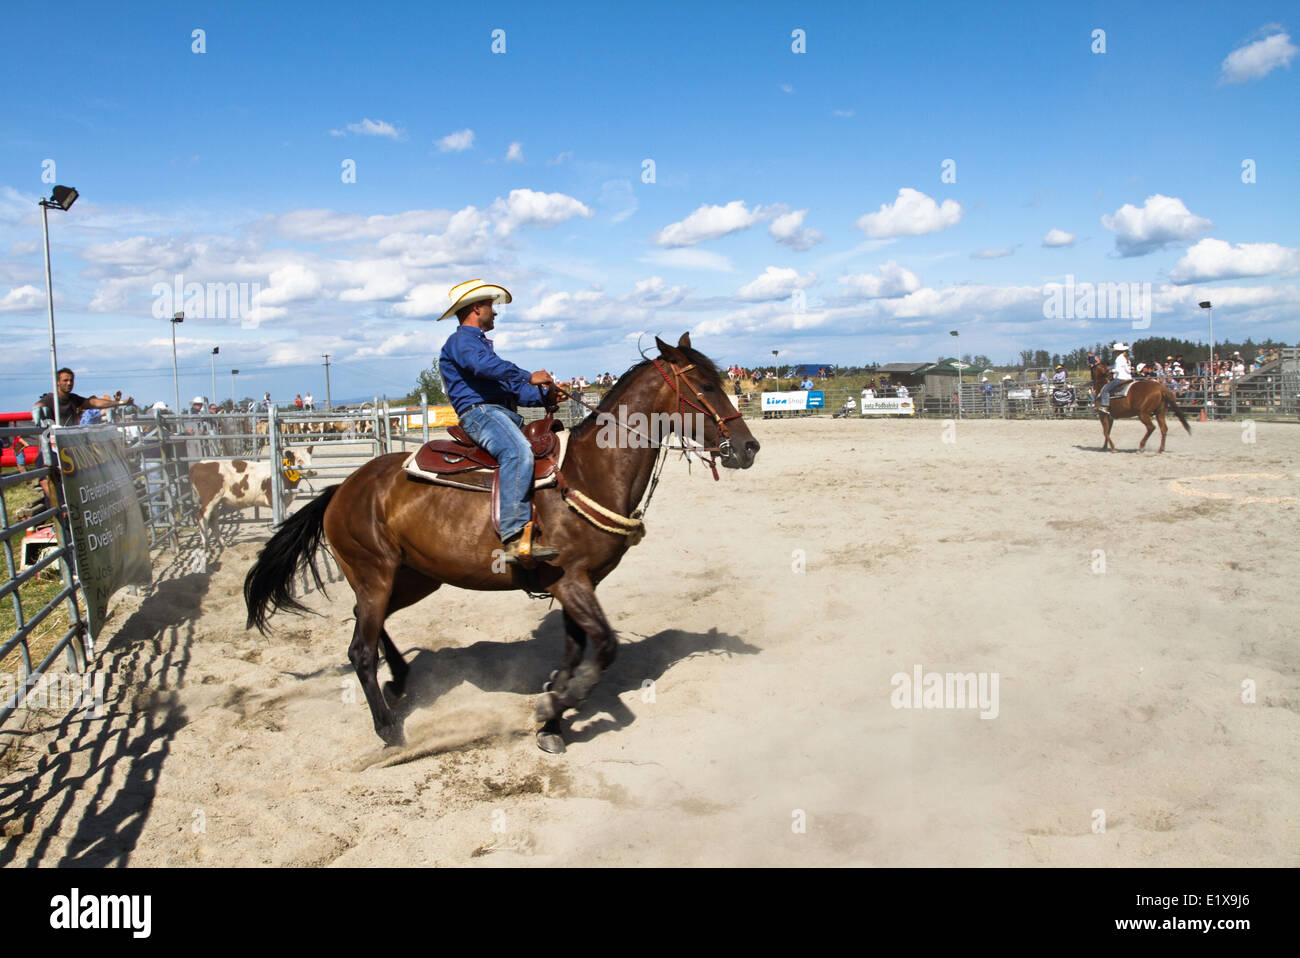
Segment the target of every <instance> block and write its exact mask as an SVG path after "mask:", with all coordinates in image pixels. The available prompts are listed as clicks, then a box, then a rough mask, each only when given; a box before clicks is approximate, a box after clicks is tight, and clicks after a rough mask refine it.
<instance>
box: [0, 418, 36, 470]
mask: <svg viewBox="0 0 1300 958" xmlns="http://www.w3.org/2000/svg"><path fill="white" fill-rule="evenodd" d="M31 421H32V414H31V410H28V411H26V412H0V423H15V422H31ZM3 441H4V444H5V447H4V449H3V450H0V466H2V467H4V468H6V469H12V468H13V467H14V466H16V465H18V462H17V461H16V460H15V458H14V449H13V445H12V443H13V440H11V439H5V440H3ZM40 462H41V449H40V446H38V445H36V444H35V443H32V445H31V446H30V447H29V448H27V449H24V450H23V465H25V466H35V465H39V464H40Z"/></svg>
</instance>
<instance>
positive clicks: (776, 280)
mask: <svg viewBox="0 0 1300 958" xmlns="http://www.w3.org/2000/svg"><path fill="white" fill-rule="evenodd" d="M815 282H817V277H816V275H814V274H812V273H809V274H808V275H807V276H800V275H799V271H798V270H796V269H784V268H781V267H779V266H769V267H768V268H767V269H765V270H764V271H763V274H762V275H761V276H759V277H758V278H757V279H755V280H754V281H753V282H750V283H746V284H745V285H744V286H742V287H740V289H738V290H736V298H737V299H742V300H747V301H749V302H765V301H768V300H773V299H785V298H786V297H788V296H790V295H791V294H793V293H794V291H795V290H797V289H807V288H808V287H809V286H811V285H812V284H813V283H815Z"/></svg>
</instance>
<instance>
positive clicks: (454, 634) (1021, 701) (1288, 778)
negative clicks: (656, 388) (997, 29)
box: [0, 419, 1300, 866]
mask: <svg viewBox="0 0 1300 958" xmlns="http://www.w3.org/2000/svg"><path fill="white" fill-rule="evenodd" d="M751 425H752V428H753V430H754V433H755V435H756V437H757V438H758V439H759V440H760V441H761V442H762V443H763V449H762V451H761V452H760V454H759V456H758V460H757V462H756V464H755V466H754V468H753V469H751V470H749V471H748V472H743V473H734V472H729V473H724V474H723V477H722V481H721V482H719V483H714V482H713V481H712V480H711V479H709V478H708V475H707V472H705V471H703V470H700V469H699V468H696V469H695V470H694V474H693V475H690V474H688V473H687V470H686V467H685V465H682V464H680V463H677V464H674V463H672V462H670V464H669V466H668V468H667V469H666V471H665V477H664V481H663V483H662V484H661V485H660V488H659V493H658V495H657V496H656V498H655V500H654V503H653V505H652V506H651V509H650V513H649V517H648V519H649V535H648V536H647V538H646V540H645V542H644V543H642V544H641V545H639V546H637V547H636V548H635V549H633V550H632V552H631V553H630V554H629V556H628V557H627V558H626V559H625V560H624V562H623V565H622V566H621V567H620V568H619V569H618V570H617V571H616V572H615V573H614V574H613V575H612V576H611V577H610V578H609V579H608V580H606V581H605V583H604V584H603V585H602V586H601V589H600V593H599V594H600V597H601V599H602V601H603V605H604V608H605V611H606V613H607V615H608V617H609V619H610V621H611V622H612V623H613V624H614V625H615V627H616V628H618V629H619V630H620V632H621V637H622V646H621V650H620V653H619V658H618V660H617V661H616V662H615V663H614V666H613V668H612V669H611V671H610V672H609V673H608V674H607V675H606V677H605V679H604V680H603V681H602V683H601V684H600V685H599V686H598V687H597V690H596V692H595V693H594V695H593V698H592V699H591V701H590V702H589V703H588V705H587V707H586V709H585V710H584V711H583V712H582V713H580V715H579V716H578V718H577V719H576V720H575V721H574V723H573V726H572V731H571V733H570V735H569V736H568V738H569V750H568V752H567V754H565V755H561V756H552V755H546V754H544V753H542V752H540V751H538V749H537V748H536V746H535V745H534V740H533V731H534V726H533V724H532V722H531V711H532V706H533V700H534V696H535V694H536V692H537V691H538V689H539V687H540V685H541V683H542V682H543V680H544V679H545V678H546V676H547V673H548V672H549V671H550V670H551V669H552V668H553V667H554V666H555V664H556V663H557V661H558V658H559V655H560V651H561V648H562V643H563V637H562V627H561V622H560V612H559V609H558V607H555V608H550V607H549V606H548V603H547V602H544V601H543V602H538V601H532V600H529V599H528V598H526V597H524V596H523V595H522V594H475V593H468V592H463V591H459V590H454V589H444V590H442V591H440V592H438V593H437V594H435V595H434V596H433V597H432V598H430V599H428V600H426V601H425V602H424V603H423V604H421V605H419V606H417V607H416V608H414V609H411V610H406V611H404V612H402V613H400V614H398V615H397V616H395V617H393V619H391V620H390V622H389V631H390V633H391V634H392V636H393V638H394V640H395V641H396V643H397V645H398V646H399V647H400V648H401V649H403V650H404V651H405V652H406V654H407V659H408V661H410V662H411V664H412V666H413V670H412V680H411V695H410V696H409V698H410V700H411V703H412V704H411V710H410V713H409V715H408V717H407V719H406V733H407V738H408V745H407V746H406V747H405V748H403V749H400V750H396V749H394V750H388V751H385V750H384V749H383V748H382V745H381V743H380V741H379V739H378V738H377V737H376V736H375V734H374V732H373V730H372V727H371V722H370V716H369V712H368V710H367V709H366V706H365V702H364V698H363V697H362V696H361V694H360V691H359V688H358V687H357V685H356V684H355V681H354V679H353V673H352V669H351V666H350V665H349V664H348V660H347V655H346V650H347V645H348V642H349V640H350V637H351V631H352V623H351V621H350V615H351V605H352V596H351V592H350V590H349V589H348V587H347V585H346V583H344V582H343V581H342V580H341V578H339V577H338V575H337V573H335V574H334V580H335V583H334V585H332V586H331V587H330V589H329V598H328V599H326V598H324V597H322V596H321V595H319V594H313V595H312V596H310V604H311V605H312V606H313V607H314V608H316V609H318V610H320V611H321V612H322V613H324V615H323V617H319V618H317V617H310V618H303V619H295V618H293V617H290V616H279V617H277V618H276V619H275V620H274V621H276V622H277V623H278V625H279V627H280V629H281V631H280V632H279V633H278V634H276V635H275V636H274V637H273V638H271V639H264V638H262V637H261V636H259V635H258V634H257V633H256V632H247V631H245V630H244V627H243V621H244V616H245V611H244V604H243V600H242V595H241V585H242V580H243V576H244V574H245V572H246V570H247V569H248V566H249V565H250V563H251V562H252V560H253V559H254V557H255V555H256V553H257V551H258V549H259V547H260V543H261V541H263V539H264V538H265V533H264V532H263V531H262V530H261V529H260V528H255V527H249V526H244V527H243V528H242V530H241V532H240V533H239V534H238V535H237V536H235V537H234V543H233V544H232V545H228V546H226V547H225V548H224V550H223V551H222V552H221V554H220V555H219V556H217V557H216V559H215V560H214V561H213V563H212V564H211V565H210V568H209V572H208V573H206V574H200V573H189V574H183V575H180V576H178V577H173V578H170V579H165V580H162V581H161V582H160V584H159V585H158V587H157V589H156V591H155V593H154V594H153V595H152V596H150V597H149V598H147V599H140V598H130V597H126V598H124V599H122V600H121V604H120V605H119V606H118V608H117V611H116V613H115V616H114V623H115V624H116V625H117V626H118V632H117V634H116V636H115V637H114V638H112V639H111V641H108V640H106V641H105V642H104V643H102V644H103V645H105V646H106V648H104V650H103V653H102V662H103V663H104V665H105V667H106V668H107V669H109V670H110V676H111V678H110V685H109V691H108V704H107V711H106V717H104V718H102V719H100V720H92V721H69V720H67V719H62V720H59V719H55V718H49V719H47V720H46V724H45V725H44V726H43V727H42V726H41V725H40V721H39V719H40V718H41V716H39V715H37V716H33V717H32V718H34V719H37V720H38V721H36V723H35V724H36V729H35V731H34V732H33V734H32V735H31V737H30V738H29V744H30V745H31V746H33V747H32V748H31V749H29V750H27V751H25V752H24V753H23V755H22V756H21V760H20V764H19V765H18V766H17V767H16V768H14V769H12V770H11V771H10V772H9V773H8V774H7V775H6V776H5V778H4V779H3V781H2V782H0V820H2V821H3V823H4V835H5V836H6V837H5V838H4V844H3V851H2V853H0V862H2V863H3V864H6V865H32V864H39V865H105V864H116V865H121V864H130V865H146V866H147V865H187V864H196V865H331V864H336V865H597V864H608V865H695V864H698V865H713V864H726V865H1094V866H1102V865H1105V866H1110V865H1161V866H1164V865H1187V866H1199V865H1211V866H1212V865H1292V866H1294V865H1297V864H1300V822H1298V812H1300V791H1297V789H1296V780H1297V774H1296V773H1297V760H1298V759H1300V714H1298V713H1300V680H1298V678H1297V664H1298V663H1300V652H1297V648H1296V645H1295V623H1296V621H1297V620H1298V619H1300V615H1298V613H1300V600H1298V599H1297V588H1296V581H1297V572H1300V562H1298V561H1297V558H1296V554H1295V542H1296V529H1297V523H1296V518H1297V510H1298V508H1300V474H1298V472H1297V470H1298V469H1300V465H1298V464H1300V426H1296V425H1288V424H1269V423H1262V424H1259V425H1258V426H1257V431H1256V433H1255V435H1254V437H1253V438H1254V441H1253V442H1247V441H1243V440H1244V439H1249V438H1251V437H1250V436H1249V435H1248V434H1247V433H1246V431H1245V427H1243V426H1242V425H1241V424H1232V423H1224V424H1208V425H1202V424H1197V423H1193V426H1192V429H1193V435H1192V436H1190V437H1189V436H1187V435H1186V434H1185V433H1184V432H1183V431H1182V430H1181V428H1177V430H1176V431H1175V429H1174V428H1171V430H1170V434H1169V451H1168V452H1167V453H1166V454H1165V455H1163V456H1159V455H1156V454H1154V452H1148V453H1146V454H1142V455H1139V454H1137V453H1135V452H1134V451H1133V450H1134V449H1135V447H1136V445H1137V440H1138V438H1139V437H1140V435H1141V427H1140V426H1139V425H1138V424H1136V423H1134V422H1132V421H1126V422H1121V423H1120V424H1119V425H1118V426H1117V428H1116V430H1115V435H1116V439H1117V442H1118V445H1119V446H1120V447H1121V452H1120V453H1119V454H1115V455H1107V454H1103V453H1101V452H1100V451H1099V447H1100V437H1101V431H1100V428H1099V426H1098V425H1097V423H1096V422H1095V421H1091V420H1087V421H1078V422H1063V423H1060V422H1002V421H980V420H977V421H970V422H961V423H958V424H956V425H955V427H954V429H953V430H950V431H946V430H945V427H944V424H943V423H941V422H939V421H935V420H921V421H901V422H893V421H861V420H856V421H832V420H829V419H815V420H798V421H792V420H782V421H771V422H763V421H759V422H753V423H752V424H751ZM1175 428H1176V427H1175ZM945 438H951V439H954V440H955V441H953V442H945ZM1156 439H1157V440H1158V436H1157V437H1156ZM1155 447H1156V445H1155V443H1153V445H1152V447H1151V448H1152V449H1154V448H1155ZM1225 474H1230V475H1232V476H1237V477H1238V478H1210V479H1207V478H1194V477H1206V476H1220V477H1221V476H1224V475H1225ZM801 557H802V562H801ZM192 558H193V556H192V555H191V556H186V555H182V556H181V557H180V559H179V560H173V559H172V558H171V557H170V556H169V555H165V556H163V557H162V559H161V560H160V566H159V572H160V574H161V573H163V572H169V574H173V575H174V573H175V568H172V569H171V570H167V569H166V566H167V564H168V563H171V564H172V566H173V567H177V566H179V565H182V564H183V563H185V562H187V561H191V560H192ZM916 667H920V668H921V669H922V670H923V672H927V673H928V672H941V673H942V672H960V673H966V672H974V673H989V674H990V676H991V675H992V674H996V677H997V681H998V686H997V688H998V701H997V715H996V718H990V719H982V718H981V717H980V715H979V711H978V710H977V709H972V708H947V709H924V708H908V709H903V708H895V707H893V705H892V704H891V695H892V694H893V693H894V691H895V690H894V687H893V685H892V684H891V680H892V677H893V676H895V675H896V674H897V673H905V674H906V675H908V676H911V674H912V673H913V670H914V668H916ZM648 682H653V687H652V688H649V687H644V686H645V685H646V683H648ZM1252 689H1253V701H1243V698H1246V699H1251V698H1252V696H1251V695H1250V692H1251V690H1252ZM55 733H61V737H56V734H55ZM801 824H802V825H803V828H802V829H801V828H800V825H801ZM1103 826H1104V827H1103Z"/></svg>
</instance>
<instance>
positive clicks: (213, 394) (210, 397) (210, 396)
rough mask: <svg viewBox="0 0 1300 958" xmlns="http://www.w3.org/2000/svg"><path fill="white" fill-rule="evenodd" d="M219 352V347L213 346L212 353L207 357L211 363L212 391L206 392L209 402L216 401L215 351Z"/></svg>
mask: <svg viewBox="0 0 1300 958" xmlns="http://www.w3.org/2000/svg"><path fill="white" fill-rule="evenodd" d="M219 352H221V347H220V346H213V347H212V355H211V356H209V357H208V359H209V360H210V361H211V363H212V392H210V393H208V402H209V403H214V402H216V401H217V353H219Z"/></svg>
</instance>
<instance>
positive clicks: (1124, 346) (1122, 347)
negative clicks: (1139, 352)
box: [1110, 343, 1128, 353]
mask: <svg viewBox="0 0 1300 958" xmlns="http://www.w3.org/2000/svg"><path fill="white" fill-rule="evenodd" d="M1110 348H1111V351H1112V352H1116V353H1126V352H1128V343H1115V345H1113V346H1111V347H1110Z"/></svg>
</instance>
